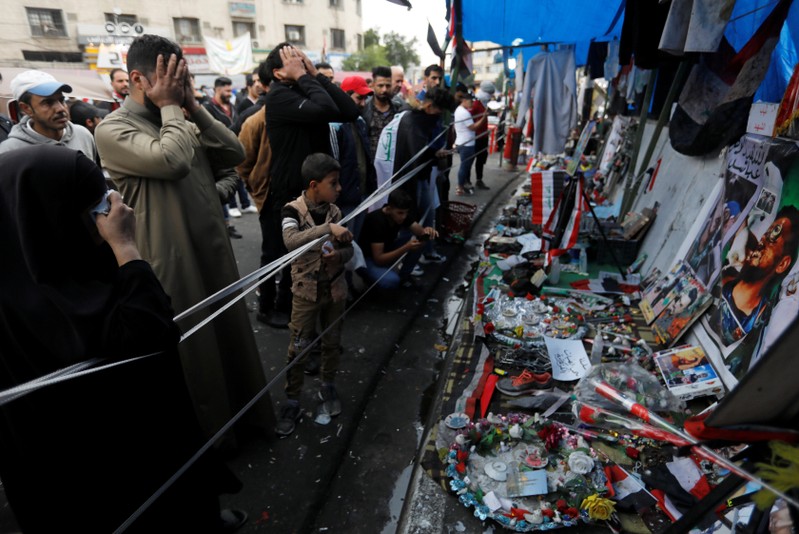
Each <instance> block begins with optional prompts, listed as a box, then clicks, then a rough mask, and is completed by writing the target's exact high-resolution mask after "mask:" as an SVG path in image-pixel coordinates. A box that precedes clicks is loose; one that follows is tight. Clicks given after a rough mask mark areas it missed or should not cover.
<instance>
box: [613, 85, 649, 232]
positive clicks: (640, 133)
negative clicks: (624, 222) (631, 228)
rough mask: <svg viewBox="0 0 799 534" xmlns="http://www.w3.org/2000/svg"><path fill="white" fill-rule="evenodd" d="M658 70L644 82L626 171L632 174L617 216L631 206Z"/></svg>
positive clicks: (622, 214)
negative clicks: (637, 166) (643, 92)
mask: <svg viewBox="0 0 799 534" xmlns="http://www.w3.org/2000/svg"><path fill="white" fill-rule="evenodd" d="M657 73H658V70H657V69H654V70H652V72H651V73H650V74H649V81H647V82H646V93H645V94H644V102H643V104H642V105H641V115H640V117H639V119H638V130H636V132H635V145H634V146H633V156H632V158H631V160H630V168H629V169H628V170H627V172H628V173H630V172H631V173H632V176H630V177H629V180H628V182H627V185H626V187H625V188H624V196H623V197H622V202H621V211H620V212H619V214H620V215H621V216H622V217H623V216H624V214H625V213H627V210H628V209H630V206H631V205H632V200H631V199H630V188H631V186H632V185H633V182H634V181H635V178H636V177H637V176H638V175H637V174H636V172H635V167H636V163H637V161H638V152H640V150H641V143H642V142H643V139H644V128H645V127H646V117H647V114H648V113H649V104H650V102H651V101H652V93H653V91H654V88H655V78H656V77H657Z"/></svg>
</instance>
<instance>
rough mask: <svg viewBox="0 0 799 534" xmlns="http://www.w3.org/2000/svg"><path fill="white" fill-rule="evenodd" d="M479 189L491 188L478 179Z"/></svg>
mask: <svg viewBox="0 0 799 534" xmlns="http://www.w3.org/2000/svg"><path fill="white" fill-rule="evenodd" d="M477 189H491V188H490V187H488V186H487V185H486V184H485V183H484V182H483V181H482V180H477Z"/></svg>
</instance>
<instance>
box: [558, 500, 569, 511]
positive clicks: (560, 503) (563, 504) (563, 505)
mask: <svg viewBox="0 0 799 534" xmlns="http://www.w3.org/2000/svg"><path fill="white" fill-rule="evenodd" d="M568 506H569V505H568V504H566V499H558V501H557V502H556V503H555V508H557V509H558V512H563V510H564V508H567V507H568Z"/></svg>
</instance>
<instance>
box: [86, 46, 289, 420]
mask: <svg viewBox="0 0 799 534" xmlns="http://www.w3.org/2000/svg"><path fill="white" fill-rule="evenodd" d="M181 55H182V54H181V49H180V47H178V46H177V45H176V44H175V43H173V42H171V41H169V40H167V39H164V38H162V37H159V36H155V35H144V36H142V37H139V38H137V39H136V40H135V41H134V42H133V44H131V46H130V50H129V52H128V71H129V73H130V81H131V87H130V96H129V97H128V98H127V99H126V100H125V102H124V104H123V105H122V107H121V108H120V109H119V110H117V111H116V112H114V113H112V114H111V115H109V116H108V117H106V119H105V120H104V121H103V122H102V123H100V125H99V126H98V128H97V133H96V135H97V144H98V149H99V152H100V157H101V158H102V162H103V166H104V168H105V169H106V170H107V171H108V172H109V173H110V174H111V177H112V178H113V180H114V182H115V184H116V185H117V186H118V187H119V191H120V193H122V195H124V197H125V200H126V202H128V203H129V205H130V206H131V207H132V208H133V209H134V211H135V214H136V240H137V243H138V245H139V249H140V250H141V253H142V256H143V257H145V258H146V259H147V260H148V261H150V263H151V265H152V267H153V270H154V271H155V274H156V275H157V276H158V279H159V280H160V281H161V284H162V285H163V286H164V289H165V290H166V292H167V293H168V294H169V295H170V296H171V297H172V305H173V307H174V309H175V311H176V312H178V313H180V312H181V311H184V310H186V309H187V308H189V307H191V306H193V305H194V304H196V303H197V302H199V301H201V300H202V299H204V298H205V297H207V296H209V295H210V294H212V293H214V292H216V291H218V290H220V289H222V288H224V287H226V286H227V285H229V284H230V283H232V282H234V281H235V280H237V279H238V278H239V273H238V269H237V267H236V261H235V258H234V256H233V250H232V249H231V246H230V242H229V240H228V236H227V231H226V230H225V224H224V220H223V218H222V207H221V204H220V197H222V196H226V195H228V194H229V193H230V192H232V190H233V187H234V184H235V180H236V174H235V172H234V170H233V167H234V166H235V165H237V164H238V163H240V162H241V161H242V160H243V159H244V151H243V150H242V147H241V144H240V143H239V142H238V140H237V139H236V136H235V135H234V134H233V133H232V132H230V131H229V130H228V129H227V128H226V127H225V126H224V125H223V124H222V123H220V122H219V121H216V120H214V119H213V117H211V115H210V114H209V113H208V111H206V110H205V109H203V108H202V107H201V106H199V105H198V104H197V101H196V100H195V99H194V98H193V96H192V95H193V87H192V86H191V81H190V79H189V76H188V70H187V68H186V66H185V62H184V61H183V60H182V59H181ZM181 107H183V108H184V109H185V111H186V112H187V114H188V115H189V117H190V119H191V120H190V121H189V120H186V119H185V118H184V114H183V110H182V109H181ZM217 180H218V181H217ZM209 313H210V311H209V310H208V309H206V310H202V311H201V312H199V313H196V314H194V315H192V316H191V318H190V322H187V321H182V324H181V327H182V328H183V329H184V330H186V329H187V327H189V326H192V325H194V324H196V323H197V322H199V321H201V320H202V319H204V318H205V317H207V316H208V315H209ZM179 348H180V356H181V360H182V362H183V369H184V373H185V375H186V382H187V384H188V386H189V391H190V393H191V396H192V399H193V401H194V406H195V410H196V411H197V415H198V417H199V419H200V422H201V424H202V426H203V429H204V430H205V432H206V433H207V434H209V435H210V434H213V433H214V432H216V431H217V430H218V429H219V428H220V427H221V426H222V425H223V424H224V423H226V422H227V421H228V420H229V419H230V417H231V416H232V415H233V414H235V413H236V412H237V411H238V410H239V409H240V408H241V407H242V406H243V405H244V404H245V403H246V402H248V401H249V400H250V399H251V398H252V397H253V396H254V395H255V394H256V393H257V392H259V391H260V390H261V389H262V388H263V387H264V385H265V378H264V371H263V367H262V364H261V361H260V358H259V355H258V349H257V347H256V345H255V339H254V337H253V334H252V328H251V326H250V322H249V318H248V317H247V310H246V307H245V305H244V302H243V301H241V302H239V303H237V304H236V305H235V306H233V307H231V308H230V309H229V310H227V311H225V312H224V313H223V314H221V315H220V316H219V317H217V318H216V319H214V320H213V321H212V322H211V323H209V324H208V325H206V326H204V327H203V328H201V329H200V330H198V331H197V332H196V333H195V334H193V335H192V336H191V337H189V338H187V339H186V340H185V341H184V342H182V343H181V344H180V347H179ZM247 421H248V423H250V424H251V425H255V426H257V427H260V428H261V429H263V430H269V429H271V427H272V425H273V422H274V413H273V411H272V406H271V401H270V399H269V397H268V396H264V397H263V398H262V400H261V401H260V402H259V403H258V404H257V405H256V406H255V407H254V408H253V409H252V410H251V411H250V413H249V414H248V419H247Z"/></svg>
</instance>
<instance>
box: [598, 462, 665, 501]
mask: <svg viewBox="0 0 799 534" xmlns="http://www.w3.org/2000/svg"><path fill="white" fill-rule="evenodd" d="M605 478H607V480H608V483H607V485H608V495H609V496H610V498H611V499H613V500H615V501H616V503H617V505H618V506H619V509H621V510H635V511H639V510H643V509H644V508H649V507H651V506H653V505H654V504H656V503H657V499H656V498H655V496H654V495H652V494H651V493H649V492H648V491H647V490H646V486H644V483H643V482H641V480H639V479H638V478H636V477H635V476H634V475H632V474H630V473H629V472H627V471H625V470H624V469H622V468H621V467H619V466H618V465H606V466H605Z"/></svg>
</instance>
